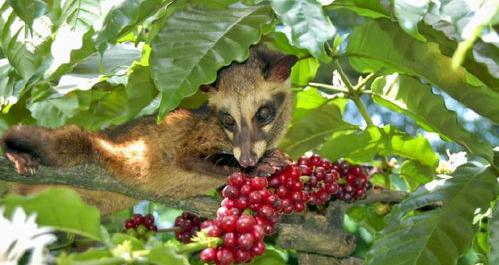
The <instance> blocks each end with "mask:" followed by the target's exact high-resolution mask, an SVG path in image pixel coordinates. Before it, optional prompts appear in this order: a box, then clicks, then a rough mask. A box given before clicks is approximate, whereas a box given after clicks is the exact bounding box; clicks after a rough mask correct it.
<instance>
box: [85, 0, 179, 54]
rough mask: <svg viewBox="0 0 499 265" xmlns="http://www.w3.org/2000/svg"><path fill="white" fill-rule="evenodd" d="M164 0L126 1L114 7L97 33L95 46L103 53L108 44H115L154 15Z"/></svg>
mask: <svg viewBox="0 0 499 265" xmlns="http://www.w3.org/2000/svg"><path fill="white" fill-rule="evenodd" d="M164 2H169V1H166V0H128V1H124V2H122V3H121V4H120V5H118V6H115V7H113V8H112V9H111V11H109V13H108V14H107V16H106V18H105V20H104V25H103V26H102V29H101V30H100V31H99V32H98V33H97V37H96V41H95V42H96V46H97V49H98V50H99V52H100V53H104V51H105V50H106V48H107V46H108V43H110V44H116V41H117V40H118V38H119V37H120V36H121V35H123V34H125V33H126V32H128V31H130V30H131V29H133V28H134V27H135V26H137V25H138V24H139V23H141V22H142V21H144V19H146V18H148V17H149V16H151V15H152V14H154V13H155V12H156V11H158V9H159V8H160V7H161V6H162V5H163V3H164Z"/></svg>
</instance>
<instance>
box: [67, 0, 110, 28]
mask: <svg viewBox="0 0 499 265" xmlns="http://www.w3.org/2000/svg"><path fill="white" fill-rule="evenodd" d="M101 1H102V0H67V1H65V2H64V6H63V7H62V11H61V17H60V18H59V23H58V25H59V26H60V25H62V24H63V23H66V24H67V25H69V26H70V28H71V30H73V31H82V32H87V31H88V29H90V28H92V26H93V24H94V23H95V22H96V21H98V20H99V19H100V15H101V9H100V3H101Z"/></svg>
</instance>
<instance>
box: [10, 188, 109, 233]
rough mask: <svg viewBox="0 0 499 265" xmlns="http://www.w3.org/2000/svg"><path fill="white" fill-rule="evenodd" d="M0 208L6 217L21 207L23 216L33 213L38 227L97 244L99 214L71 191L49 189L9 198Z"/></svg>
mask: <svg viewBox="0 0 499 265" xmlns="http://www.w3.org/2000/svg"><path fill="white" fill-rule="evenodd" d="M3 204H4V205H5V208H6V213H7V215H11V214H12V212H13V211H14V209H15V208H16V207H18V206H20V207H22V208H24V210H25V211H26V213H36V216H37V217H36V222H37V223H38V224H39V225H45V226H50V227H53V228H55V229H57V230H61V231H65V232H70V233H75V234H79V235H82V236H86V237H88V238H91V239H94V240H100V233H99V227H100V213H99V210H97V208H95V207H93V206H89V205H87V204H85V203H84V202H83V201H82V199H81V198H80V196H79V195H78V194H77V193H76V192H75V191H73V190H71V189H67V188H50V189H48V190H45V191H42V192H40V193H38V194H36V195H34V196H30V197H23V196H20V195H8V196H6V197H5V199H4V200H3Z"/></svg>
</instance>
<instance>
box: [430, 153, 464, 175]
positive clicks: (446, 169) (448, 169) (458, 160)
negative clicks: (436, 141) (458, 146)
mask: <svg viewBox="0 0 499 265" xmlns="http://www.w3.org/2000/svg"><path fill="white" fill-rule="evenodd" d="M447 156H448V157H449V159H448V160H440V162H439V163H438V167H437V173H439V174H451V173H452V172H454V171H455V170H456V168H458V167H459V166H461V165H464V164H466V163H468V158H466V152H458V153H454V154H452V153H451V152H449V150H447Z"/></svg>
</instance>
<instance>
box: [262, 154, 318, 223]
mask: <svg viewBox="0 0 499 265" xmlns="http://www.w3.org/2000/svg"><path fill="white" fill-rule="evenodd" d="M301 176H302V172H301V169H300V167H298V166H296V165H294V164H291V165H288V166H286V167H285V168H284V170H282V171H280V172H277V173H275V174H274V175H272V176H270V177H269V186H270V187H272V188H273V189H274V193H275V194H276V195H277V197H278V198H279V199H280V205H281V207H280V210H281V212H282V213H286V214H290V213H292V212H293V211H294V212H302V211H303V210H304V209H305V204H306V203H307V201H308V200H309V198H310V196H309V195H308V193H307V192H306V191H305V190H303V188H304V186H303V183H302V181H301Z"/></svg>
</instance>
